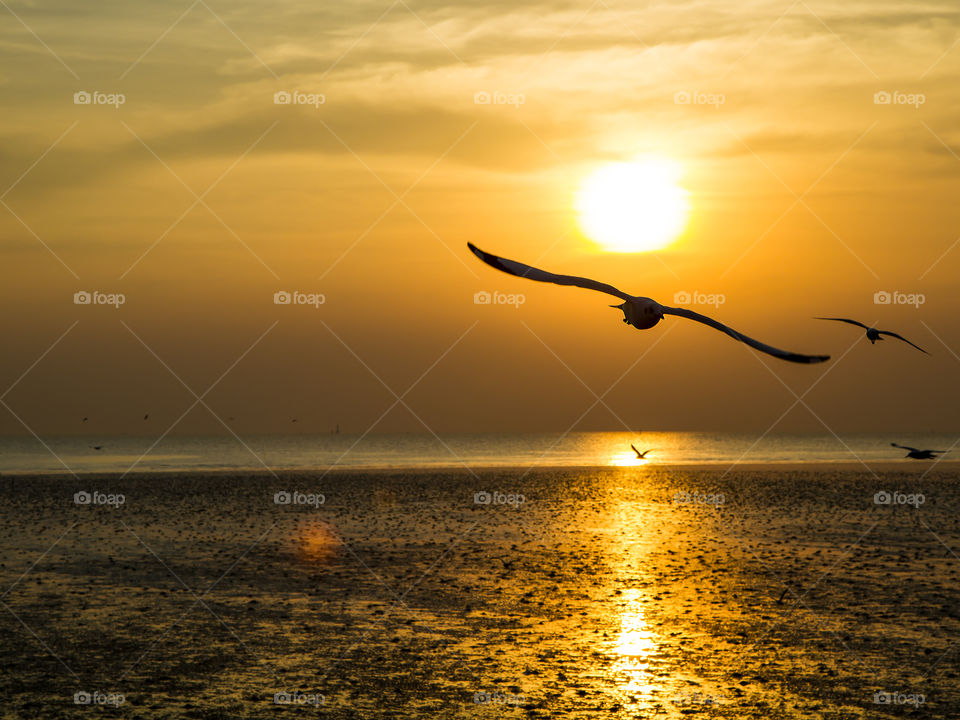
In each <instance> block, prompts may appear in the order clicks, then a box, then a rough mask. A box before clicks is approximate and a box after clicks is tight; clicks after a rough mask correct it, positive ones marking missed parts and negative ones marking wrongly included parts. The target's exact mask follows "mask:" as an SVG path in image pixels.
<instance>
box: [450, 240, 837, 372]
mask: <svg viewBox="0 0 960 720" xmlns="http://www.w3.org/2000/svg"><path fill="white" fill-rule="evenodd" d="M467 247H469V248H470V251H471V252H472V253H473V254H474V255H476V256H477V257H478V258H480V259H481V260H483V261H484V262H485V263H486V264H487V265H489V266H491V267H494V268H496V269H497V270H500V271H502V272H505V273H507V274H509V275H516V276H517V277H522V278H527V279H528V280H536V281H537V282H549V283H554V284H555V285H575V286H576V287H582V288H586V289H587V290H596V291H597V292H602V293H606V294H607V295H613V296H614V297H617V298H620V299H621V300H623V302H622V303H621V304H620V305H611V306H610V307H612V308H617V309H619V310H622V311H623V322H625V323H626V324H628V325H632V326H633V327H635V328H637V329H638V330H648V329H650V328H652V327H653V326H654V325H656V324H657V323H658V322H660V321H661V320H663V316H664V315H676V316H678V317H683V318H687V319H688V320H694V321H696V322H698V323H703V324H704V325H709V326H710V327H712V328H714V329H715V330H719V331H720V332H722V333H726V334H727V335H729V336H730V337H732V338H733V339H734V340H739V341H740V342H742V343H746V344H747V345H749V346H750V347H752V348H755V349H757V350H759V351H760V352H765V353H767V354H768V355H773V356H774V357H776V358H780V359H781V360H788V361H790V362H795V363H821V362H824V361H825V360H829V359H830V356H829V355H801V354H800V353H793V352H788V351H786V350H780V349H779V348H775V347H772V346H771V345H767V344H766V343H762V342H760V341H759V340H754V339H753V338H751V337H747V336H746V335H744V334H743V333H739V332H737V331H736V330H734V329H733V328H731V327H727V326H726V325H724V324H723V323H720V322H717V321H716V320H714V319H713V318H709V317H707V316H706V315H701V314H700V313H697V312H694V311H693V310H687V309H686V308H675V307H668V306H666V305H661V304H660V303H658V302H657V301H656V300H652V299H651V298H648V297H641V296H637V295H628V294H627V293H625V292H623V291H622V290H618V289H617V288H615V287H614V286H613V285H607V284H606V283H602V282H598V281H596V280H591V279H589V278H582V277H576V276H574V275H556V274H554V273H551V272H547V271H546V270H540V269H538V268H535V267H531V266H529V265H524V264H523V263H519V262H516V261H515V260H507V259H506V258H502V257H498V256H497V255H492V254H490V253H488V252H484V251H483V250H481V249H480V248H478V247H477V246H476V245H474V244H473V243H467Z"/></svg>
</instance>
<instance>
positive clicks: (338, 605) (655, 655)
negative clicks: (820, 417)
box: [0, 463, 960, 719]
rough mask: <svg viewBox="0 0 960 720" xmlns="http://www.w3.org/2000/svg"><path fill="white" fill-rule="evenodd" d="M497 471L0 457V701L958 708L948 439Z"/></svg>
mask: <svg viewBox="0 0 960 720" xmlns="http://www.w3.org/2000/svg"><path fill="white" fill-rule="evenodd" d="M927 470H929V473H928V474H927V475H926V476H923V473H924V472H926V471H927ZM524 473H525V471H523V470H502V469H501V470H491V471H480V472H478V477H474V476H473V475H472V474H471V473H469V472H467V471H465V470H459V471H454V470H451V471H443V472H440V471H438V472H380V473H372V472H364V473H361V472H349V473H337V474H333V473H331V474H329V475H327V476H325V477H322V478H321V477H320V475H319V474H313V475H309V474H284V475H281V476H280V477H278V478H274V477H271V476H269V475H263V474H259V475H258V474H250V475H236V474H209V475H203V476H201V475H189V476H185V475H176V474H171V475H142V476H131V477H127V478H125V479H122V480H121V479H119V478H116V477H102V476H101V477H95V476H91V477H82V478H80V479H79V480H78V479H75V478H73V477H31V478H22V477H21V478H16V477H9V476H5V477H2V478H0V487H2V497H3V498H4V500H5V502H4V504H3V507H2V510H0V548H2V553H0V557H2V562H0V593H3V594H2V604H0V668H2V670H0V694H2V695H0V696H2V697H3V698H4V699H5V701H6V702H5V703H4V706H3V711H2V715H0V717H3V718H32V717H36V718H51V717H77V718H82V717H91V716H93V714H95V713H96V714H97V716H101V715H103V714H104V713H106V714H108V715H110V716H115V717H129V718H267V717H305V716H307V715H309V716H314V715H317V716H321V715H322V716H324V717H331V718H367V717H377V718H379V717H383V718H387V717H401V718H413V717H428V718H446V717H449V718H455V717H492V716H494V715H497V716H500V715H505V716H509V717H525V718H549V717H569V718H586V717H611V718H635V717H641V718H647V717H656V718H679V717H704V718H758V719H759V718H877V717H881V718H882V717H901V716H903V715H904V714H906V713H913V712H917V711H919V712H921V713H923V715H924V716H925V717H929V718H954V717H958V716H960V682H958V672H960V659H958V652H960V648H958V647H957V646H956V645H955V643H958V642H960V597H958V596H960V526H958V518H957V508H958V507H960V482H958V481H960V471H958V469H957V466H956V465H954V464H952V463H951V464H949V465H948V464H946V463H942V464H941V465H938V466H937V467H936V468H933V469H931V464H929V463H927V464H923V463H912V464H907V463H891V464H890V465H889V466H884V467H882V468H879V469H877V468H874V469H872V471H868V470H866V469H864V468H862V467H860V468H859V469H857V468H855V467H840V468H832V467H831V468H815V469H810V468H798V467H787V468H784V467H767V468H743V467H738V468H737V469H735V470H732V471H729V472H725V471H724V470H723V469H719V468H689V467H687V468H683V467H674V468H665V467H658V466H656V465H648V466H643V467H631V468H602V469H596V468H594V469H550V470H544V469H540V470H534V471H531V472H529V473H527V474H524ZM78 492H86V493H89V494H90V495H89V497H87V496H84V495H80V496H78V497H77V500H79V501H81V504H77V503H76V502H75V497H74V496H75V494H76V493H78ZM94 492H96V493H99V494H94ZM294 492H296V493H299V494H298V495H296V494H294ZM278 493H290V495H289V496H288V495H283V494H280V495H278ZM878 493H886V494H880V495H878ZM121 495H122V496H123V502H122V503H121V502H120V496H121ZM84 500H89V502H83V501H84ZM278 501H279V503H278ZM286 501H289V502H286ZM76 693H85V694H80V695H76ZM94 693H98V694H97V695H95V694H94ZM297 693H300V694H297ZM75 695H76V697H75ZM77 701H79V702H77ZM87 701H89V702H87ZM277 701H279V703H278V702H277ZM121 703H122V704H121ZM94 705H98V707H94Z"/></svg>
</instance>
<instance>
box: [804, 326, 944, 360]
mask: <svg viewBox="0 0 960 720" xmlns="http://www.w3.org/2000/svg"><path fill="white" fill-rule="evenodd" d="M814 320H835V321H836V322H843V323H849V324H850V325H856V326H857V327H862V328H863V329H864V330H866V331H867V340H869V341H870V344H871V345H873V344H874V343H875V342H877V340H883V336H884V335H889V336H890V337H895V338H896V339H897V340H903V341H904V342H905V343H906V344H907V345H912V346H913V347H915V348H916V349H917V350H919V351H920V352H922V353H924V354H925V355H929V354H930V353H928V352H927V351H926V350H924V349H923V348H922V347H920V346H919V345H914V344H913V343H912V342H910V341H909V340H907V339H906V338H905V337H903V335H897V334H896V333H895V332H890V331H889V330H877V329H876V328H872V327H870V326H869V325H864V324H863V323H862V322H858V321H857V320H851V319H850V318H827V317H818V318H814Z"/></svg>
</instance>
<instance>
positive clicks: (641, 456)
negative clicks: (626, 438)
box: [630, 443, 653, 460]
mask: <svg viewBox="0 0 960 720" xmlns="http://www.w3.org/2000/svg"><path fill="white" fill-rule="evenodd" d="M630 447H632V448H633V451H634V452H635V453H636V454H637V458H638V459H640V460H646V458H647V453H648V452H653V449H652V448H651V449H650V450H644V451H643V452H640V451H639V450H637V446H636V445H634V444H633V443H630Z"/></svg>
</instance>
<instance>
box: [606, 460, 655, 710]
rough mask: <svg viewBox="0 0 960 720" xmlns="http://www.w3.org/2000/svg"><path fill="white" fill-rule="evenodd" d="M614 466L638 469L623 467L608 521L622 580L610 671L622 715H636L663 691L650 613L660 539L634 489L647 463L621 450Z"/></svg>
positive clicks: (613, 565) (612, 557)
mask: <svg viewBox="0 0 960 720" xmlns="http://www.w3.org/2000/svg"><path fill="white" fill-rule="evenodd" d="M611 464H612V465H620V466H622V467H625V468H632V467H636V469H635V470H634V469H626V470H625V471H624V475H623V479H622V483H623V484H622V485H621V486H620V487H619V488H617V490H616V492H617V493H618V494H619V495H620V497H619V499H618V500H617V501H616V502H614V503H613V504H612V508H611V512H610V514H609V515H608V519H607V523H608V527H609V528H610V531H611V532H610V533H609V535H608V536H607V537H608V538H609V540H610V544H609V556H608V557H609V561H610V570H611V571H612V573H613V576H614V577H616V578H618V579H619V581H620V582H622V583H623V584H620V583H617V587H618V592H617V593H616V601H615V604H614V605H612V607H610V613H611V614H612V615H613V618H612V619H613V623H614V624H613V627H612V628H611V630H612V632H611V642H610V644H609V645H608V646H607V650H606V654H607V656H608V657H609V662H610V664H609V665H608V666H607V670H606V672H607V673H608V674H609V675H610V679H611V680H612V681H613V683H614V685H615V686H616V688H617V692H618V695H619V698H618V699H619V700H620V702H621V703H622V704H623V711H624V713H625V714H624V715H623V717H635V716H636V714H637V713H643V712H644V711H646V710H649V709H652V708H653V706H654V705H655V695H656V693H658V692H659V691H660V690H661V689H662V688H660V687H659V684H658V683H657V682H656V678H655V673H654V670H655V668H653V667H652V665H653V663H654V662H655V660H656V658H657V657H658V653H659V652H660V651H661V648H660V645H661V641H660V639H659V638H658V636H657V633H656V632H655V630H654V628H653V626H652V625H651V622H650V619H649V618H648V617H647V610H648V609H649V603H650V602H651V598H650V592H649V590H648V589H647V588H649V576H650V574H649V562H650V553H651V551H652V550H653V548H654V547H655V546H657V545H658V544H659V543H660V541H661V538H660V535H659V531H658V527H657V525H658V523H657V522H656V516H655V515H651V507H650V505H649V504H647V503H646V502H644V500H643V499H642V498H641V496H640V494H639V493H638V492H637V491H636V489H635V486H636V484H637V483H642V482H643V480H642V476H643V475H645V474H646V471H645V470H644V468H643V467H642V466H643V465H646V464H648V461H646V460H641V459H639V458H637V456H636V453H633V452H632V451H631V452H629V453H617V454H616V455H615V456H613V457H612V458H611Z"/></svg>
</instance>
